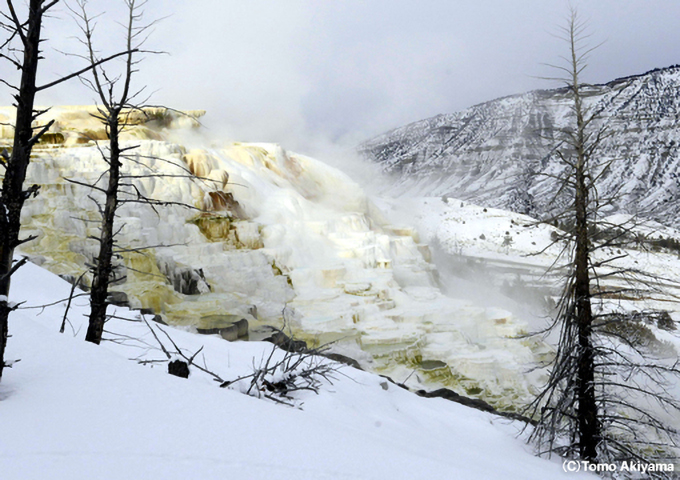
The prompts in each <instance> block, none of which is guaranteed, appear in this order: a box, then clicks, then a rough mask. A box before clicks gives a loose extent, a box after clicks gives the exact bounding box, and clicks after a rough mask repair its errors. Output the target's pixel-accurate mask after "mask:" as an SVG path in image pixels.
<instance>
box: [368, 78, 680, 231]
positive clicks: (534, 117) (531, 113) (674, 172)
mask: <svg viewBox="0 0 680 480" xmlns="http://www.w3.org/2000/svg"><path fill="white" fill-rule="evenodd" d="M583 89H584V97H585V102H586V105H587V106H588V108H590V109H595V110H596V111H599V118H598V119H597V120H596V121H595V122H594V128H600V127H606V128H607V129H609V130H610V131H611V133H612V136H611V137H610V138H607V139H605V141H603V142H602V149H601V152H600V156H599V158H600V159H602V160H603V161H610V160H612V161H613V163H612V169H611V172H610V173H609V174H608V175H605V176H604V177H603V178H602V182H601V185H600V187H599V188H600V189H601V190H600V194H602V195H604V196H609V195H612V194H614V193H615V192H617V191H618V190H619V189H621V193H622V196H621V198H619V199H618V200H617V201H616V202H614V206H613V208H611V209H610V212H608V213H614V212H625V213H632V214H641V215H643V216H647V217H650V218H653V219H655V220H657V221H661V222H662V223H668V221H669V220H670V221H674V220H676V219H677V218H679V217H680V206H678V205H675V203H676V202H673V201H672V200H673V199H674V198H675V194H676V192H677V191H678V189H679V187H680V181H679V180H678V178H680V150H679V148H678V147H679V140H680V95H679V94H678V92H679V90H680V66H679V65H673V66H669V67H665V68H658V69H653V70H650V71H649V72H646V73H643V74H638V75H631V76H627V77H620V78H617V79H615V80H612V81H610V82H607V83H603V84H595V85H590V84H583ZM567 91H568V90H567V87H561V88H556V89H542V90H533V91H530V92H526V93H523V94H515V95H509V96H505V97H501V98H497V99H495V100H490V101H488V102H484V103H480V104H477V105H474V106H472V107H470V108H468V109H466V110H463V111H461V112H456V113H450V114H439V115H436V116H434V117H430V118H427V119H423V120H419V121H417V122H413V123H410V124H408V125H404V126H402V127H398V128H396V129H393V130H390V131H388V132H386V133H384V134H382V135H379V136H377V137H375V138H373V139H371V140H368V141H367V142H365V143H363V144H362V145H360V146H359V151H360V152H361V153H362V154H363V155H364V156H365V157H366V158H368V159H369V160H371V161H374V162H377V163H379V164H380V165H381V166H382V168H383V170H384V171H385V172H387V173H389V174H392V175H393V176H394V177H396V178H394V182H393V184H392V186H391V187H390V189H389V190H391V193H394V194H395V195H399V194H401V193H402V192H403V193H414V194H423V193H425V192H427V193H428V194H430V195H444V196H451V197H456V198H461V199H464V200H472V201H475V202H477V203H480V204H483V205H486V206H491V207H498V208H506V209H509V210H513V211H516V212H519V213H526V214H530V215H539V216H540V215H545V214H548V213H550V211H551V210H552V209H554V208H558V207H560V205H561V203H560V202H557V203H555V202H553V201H552V200H551V198H552V193H554V191H555V190H556V186H555V183H554V181H552V182H551V181H550V180H549V179H547V178H545V175H546V174H550V175H554V174H558V173H559V172H561V171H562V170H563V168H564V167H563V165H561V162H560V161H559V159H558V158H557V156H556V148H557V145H558V138H557V136H556V135H555V132H556V131H558V130H559V129H561V128H564V127H566V126H568V125H569V120H570V102H569V98H568V95H567ZM563 202H564V200H563Z"/></svg>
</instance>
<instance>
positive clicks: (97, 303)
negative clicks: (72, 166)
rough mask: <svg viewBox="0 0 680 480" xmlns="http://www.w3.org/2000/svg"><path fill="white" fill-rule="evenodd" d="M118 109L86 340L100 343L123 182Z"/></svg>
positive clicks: (112, 120)
mask: <svg viewBox="0 0 680 480" xmlns="http://www.w3.org/2000/svg"><path fill="white" fill-rule="evenodd" d="M118 110H119V109H114V111H113V112H110V113H109V116H108V118H107V122H108V124H107V129H108V131H109V148H110V152H111V154H110V157H109V184H108V187H107V189H106V204H105V206H104V216H103V218H102V227H101V228H102V231H101V236H100V238H99V255H98V256H97V260H96V265H95V271H94V277H93V279H92V290H91V292H90V305H91V310H90V321H89V326H88V327H87V335H86V336H85V340H87V341H88V342H92V343H96V344H99V343H100V342H101V339H102V333H103V332H104V323H105V322H106V307H107V305H108V303H107V301H106V299H107V297H108V295H109V281H110V279H111V274H112V266H111V258H112V256H113V236H114V232H113V221H114V219H115V216H116V208H117V207H118V187H119V183H120V167H121V163H120V146H119V143H118V132H119V124H118V113H119V112H118Z"/></svg>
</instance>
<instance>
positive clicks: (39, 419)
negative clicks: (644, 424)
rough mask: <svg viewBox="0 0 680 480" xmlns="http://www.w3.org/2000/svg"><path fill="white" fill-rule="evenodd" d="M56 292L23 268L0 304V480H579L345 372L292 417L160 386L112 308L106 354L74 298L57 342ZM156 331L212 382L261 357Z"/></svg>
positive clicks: (196, 375)
mask: <svg viewBox="0 0 680 480" xmlns="http://www.w3.org/2000/svg"><path fill="white" fill-rule="evenodd" d="M69 290H70V285H69V284H67V283H66V282H65V281H63V280H62V279H60V278H58V277H56V276H55V275H53V274H51V273H49V272H47V271H45V270H43V269H41V268H39V267H37V266H35V265H32V264H27V265H26V266H25V267H23V268H21V269H20V270H19V271H18V273H17V274H16V275H15V277H13V286H12V295H11V300H12V301H26V303H25V304H24V305H23V306H22V308H21V309H20V310H19V311H17V312H16V313H14V314H12V316H11V318H10V320H11V323H10V329H11V334H12V337H11V338H10V339H9V343H8V351H7V354H8V358H9V359H18V358H20V359H21V361H20V362H18V363H16V364H15V365H14V366H13V368H11V369H6V370H5V374H4V376H3V379H2V383H0V426H1V429H0V478H2V479H3V480H28V479H41V480H42V479H45V480H47V479H55V480H56V479H64V480H66V479H68V480H73V479H93V478H96V479H117V480H119V479H132V478H135V479H164V480H171V479H182V480H186V479H189V478H200V479H206V480H207V479H213V478H214V479H218V478H219V479H224V478H239V479H271V478H280V479H295V480H300V479H314V480H319V479H375V480H378V479H391V480H392V479H400V478H403V479H414V478H423V479H452V478H456V479H471V480H479V479H482V478H484V479H492V478H493V479H523V480H524V479H537V480H538V479H541V480H542V479H548V478H550V479H552V478H570V479H576V478H586V477H585V476H579V475H575V474H566V473H563V471H562V466H561V462H560V461H559V460H558V459H553V460H544V459H539V458H537V457H534V456H533V455H532V454H531V452H530V449H529V447H527V446H526V445H525V444H524V443H523V442H522V440H521V439H518V438H516V434H517V432H518V430H519V428H520V427H521V425H520V424H518V423H517V422H509V421H508V420H504V419H500V418H498V417H495V416H493V415H490V414H486V413H482V412H479V411H476V410H472V409H468V408H466V407H463V406H461V405H458V404H455V403H452V402H448V401H445V400H441V399H424V398H421V397H418V396H416V395H414V394H412V393H409V392H407V391H405V390H402V389H400V388H397V387H395V386H394V385H393V384H389V383H386V382H385V380H384V379H382V378H380V377H378V376H376V375H373V374H370V373H365V372H361V371H359V370H355V369H353V368H350V367H345V368H342V369H341V370H340V372H338V374H337V375H336V378H335V379H334V380H333V382H332V384H330V383H324V384H323V387H322V388H321V391H320V392H319V394H318V395H316V394H314V393H312V392H306V393H303V394H298V396H297V397H296V405H297V407H296V408H293V407H288V406H284V405H280V404H276V403H273V402H270V401H269V400H265V399H258V398H254V397H251V396H247V395H245V394H243V393H241V392H240V391H239V389H238V387H236V388H233V389H230V388H227V389H222V388H219V387H218V386H217V384H216V383H215V382H214V381H212V380H211V379H210V378H209V377H208V376H207V375H205V374H201V372H200V371H198V370H196V369H195V368H194V369H192V375H191V376H190V378H189V379H188V380H185V379H180V378H177V377H173V376H170V375H168V374H167V373H166V369H167V366H166V364H165V363H158V364H155V366H153V367H152V366H150V365H154V364H147V365H141V364H140V363H139V361H140V360H150V359H162V358H164V356H163V354H162V353H161V351H160V350H159V349H158V346H157V343H156V341H155V340H154V338H153V336H152V335H151V334H150V332H149V327H147V325H146V324H145V323H144V322H142V321H141V320H140V316H139V313H138V312H135V311H130V310H127V309H124V308H116V309H115V310H116V312H115V314H116V316H117V317H120V318H114V319H112V320H110V321H109V322H108V323H107V325H106V333H105V338H107V339H108V341H104V342H103V343H102V345H101V346H96V345H92V344H89V343H87V342H85V341H84V340H83V337H84V331H85V323H86V319H85V314H86V312H87V298H86V297H79V298H77V299H75V300H74V305H73V306H72V310H71V311H70V313H69V320H70V323H71V325H69V326H67V330H66V333H64V334H60V333H58V330H59V327H60V324H61V322H62V316H63V311H64V309H65V302H64V301H62V299H63V298H65V297H67V296H68V293H69ZM53 302H56V304H55V305H53V306H50V307H46V308H44V309H43V308H34V307H37V306H38V305H41V304H48V303H53ZM154 328H156V327H154ZM163 328H164V329H165V331H167V332H168V333H169V334H170V336H171V337H172V338H173V340H174V341H175V342H176V343H177V344H178V345H179V346H181V347H182V348H185V349H186V351H187V352H188V353H192V352H195V351H196V350H198V349H199V348H200V347H204V350H203V352H202V354H203V355H204V357H202V358H203V359H202V360H201V362H203V361H204V362H205V364H207V365H208V366H209V367H210V369H211V370H213V371H214V372H217V373H218V374H219V375H220V376H221V377H222V378H225V379H230V378H236V377H238V376H239V375H244V374H247V373H250V371H252V366H253V364H255V365H257V364H258V362H259V361H260V359H261V358H263V356H267V355H268V354H269V352H270V351H271V348H272V346H271V345H270V344H268V343H263V342H226V341H224V340H222V339H220V338H218V337H217V336H199V335H196V334H192V333H188V332H186V331H183V330H179V329H175V328H172V327H163ZM74 331H75V335H74V333H73V332H74ZM157 332H158V331H157ZM158 335H160V336H161V337H162V335H161V333H158ZM128 336H129V337H134V338H135V339H136V340H131V339H130V338H128ZM166 343H167V342H166ZM144 345H146V348H145V347H144ZM170 347H171V346H170V345H168V348H170ZM131 358H134V359H135V360H131Z"/></svg>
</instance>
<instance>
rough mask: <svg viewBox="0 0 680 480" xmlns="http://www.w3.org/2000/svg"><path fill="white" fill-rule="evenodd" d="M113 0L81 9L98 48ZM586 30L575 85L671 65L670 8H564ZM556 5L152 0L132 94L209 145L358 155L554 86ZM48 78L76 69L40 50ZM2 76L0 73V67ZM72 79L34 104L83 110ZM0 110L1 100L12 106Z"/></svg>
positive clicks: (625, 4)
mask: <svg viewBox="0 0 680 480" xmlns="http://www.w3.org/2000/svg"><path fill="white" fill-rule="evenodd" d="M116 1H117V0H108V1H101V0H96V1H93V2H92V11H94V12H96V11H102V10H106V11H107V16H104V17H102V18H101V19H100V26H99V28H100V30H99V32H98V35H99V39H102V40H101V41H103V43H104V44H105V46H106V47H107V48H113V46H114V43H115V41H116V40H117V39H118V38H119V35H118V34H119V32H120V28H119V27H114V26H111V25H110V20H111V19H112V18H113V17H114V16H115V14H116V10H115V9H114V8H113V7H112V4H115V3H116ZM571 3H572V4H573V5H575V6H576V7H577V8H578V9H579V12H580V14H581V15H582V17H584V18H586V19H587V20H588V21H589V23H590V28H591V31H592V32H593V41H594V42H595V43H598V42H599V41H605V43H604V44H603V45H602V46H601V47H600V48H599V49H598V50H597V51H596V52H595V53H594V54H593V57H592V61H591V67H590V69H589V70H588V71H587V73H586V74H585V78H584V80H585V81H589V82H605V81H608V80H612V79H614V78H617V77H621V76H626V75H631V74H637V73H642V72H645V71H647V70H650V69H653V68H656V67H665V66H669V65H672V64H675V63H680V28H679V27H678V21H679V20H680V1H678V0H588V1H572V2H571ZM568 5H569V3H568V2H566V1H562V0H464V1H463V0H408V1H407V0H363V1H358V0H333V1H331V0H307V1H305V0H192V1H189V0H184V1H182V0H163V1H161V0H149V1H148V4H147V6H146V13H147V17H149V18H159V17H166V16H168V15H169V16H168V18H165V19H164V20H163V21H162V22H161V23H160V24H159V25H158V27H157V28H156V30H155V32H154V34H153V35H152V36H151V38H150V40H149V43H148V46H149V47H151V48H156V49H162V50H166V51H168V52H169V53H170V55H167V56H156V57H150V58H148V59H147V60H146V61H145V62H144V63H143V64H142V65H141V66H140V68H141V71H140V74H139V76H138V81H139V83H138V84H140V85H141V84H148V85H149V88H150V89H151V90H154V91H155V92H156V93H155V94H154V96H153V99H152V101H153V102H155V103H162V104H166V105H168V106H173V107H175V108H182V109H205V110H207V111H208V115H207V116H206V118H205V119H204V123H205V124H206V125H207V127H209V128H210V131H211V132H212V134H214V135H216V136H224V137H225V139H227V137H228V138H229V139H237V140H245V141H273V142H279V143H282V144H284V146H288V147H289V148H292V149H297V150H302V151H304V150H305V149H310V148H311V149H313V145H314V144H315V142H318V141H320V140H330V141H332V142H336V143H344V144H355V143H357V142H359V141H361V140H363V139H366V138H368V137H370V136H373V135H376V134H379V133H381V132H383V131H385V130H387V129H390V128H393V127H396V126H400V125H403V124H405V123H409V122H412V121H416V120H419V119H422V118H426V117H429V116H432V115H436V114H438V113H449V112H454V111H458V110H462V109H465V108H467V107H469V106H471V105H474V104H476V103H480V102H483V101H486V100H491V99H493V98H497V97H500V96H504V95H509V94H513V93H520V92H523V91H527V90H531V89H535V88H550V87H554V86H556V84H551V83H549V82H546V81H544V80H540V79H537V78H535V77H536V76H541V75H547V74H550V72H549V71H548V70H546V68H545V67H542V66H541V63H542V62H548V63H550V62H553V63H554V62H557V61H558V56H559V55H560V54H563V53H564V52H565V48H566V46H565V45H564V44H563V42H560V41H559V40H557V39H555V38H554V37H553V36H552V35H551V33H554V32H555V31H556V28H557V27H558V26H559V25H564V23H565V18H566V16H567V13H568ZM61 12H62V13H58V12H57V14H56V18H53V19H51V20H50V21H49V22H48V23H47V25H46V30H45V33H46V36H47V37H48V38H50V39H51V44H50V45H52V46H54V47H55V48H59V49H66V50H71V51H73V50H74V49H76V48H77V46H76V45H75V44H74V43H73V42H71V43H69V40H68V37H69V36H70V35H71V34H72V29H71V27H70V26H69V25H70V24H72V20H71V19H70V18H69V17H68V15H67V14H66V13H65V12H64V11H63V9H62V10H61ZM47 57H48V60H49V62H47V61H46V62H45V65H44V66H43V67H42V70H41V74H42V78H44V79H48V78H51V77H52V76H54V75H55V74H56V73H59V72H62V73H65V71H66V70H67V69H68V68H70V65H71V64H73V61H72V60H69V59H65V58H64V57H62V56H61V55H60V54H57V53H54V52H51V51H50V50H49V49H48V50H47ZM2 68H4V69H6V68H7V66H6V65H4V66H3V67H2ZM92 100H93V95H92V94H91V93H90V92H88V91H86V90H84V88H83V87H82V86H81V85H79V84H78V83H77V82H74V83H72V84H71V85H69V86H67V87H64V88H60V89H59V90H55V91H52V92H50V93H48V94H44V95H43V96H42V97H40V99H39V102H40V103H70V104H83V103H91V101H92ZM3 103H9V99H8V100H6V101H5V102H3Z"/></svg>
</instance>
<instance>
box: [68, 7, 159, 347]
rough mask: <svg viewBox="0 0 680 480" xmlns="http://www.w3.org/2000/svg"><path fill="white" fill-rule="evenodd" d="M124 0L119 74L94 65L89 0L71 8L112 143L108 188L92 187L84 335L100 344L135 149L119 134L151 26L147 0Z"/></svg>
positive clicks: (130, 107)
mask: <svg viewBox="0 0 680 480" xmlns="http://www.w3.org/2000/svg"><path fill="white" fill-rule="evenodd" d="M124 1H125V5H126V7H127V19H126V22H125V28H126V38H125V41H126V45H125V47H126V48H125V49H126V51H127V52H128V53H127V54H126V56H125V65H124V69H123V72H122V73H121V74H120V75H119V76H115V77H112V76H111V75H110V74H109V73H107V71H106V70H105V69H104V68H103V67H101V66H95V65H98V63H99V57H98V54H97V51H96V50H95V47H94V44H93V34H94V30H95V26H96V24H95V23H94V21H93V20H94V19H93V18H91V17H90V16H88V13H87V9H86V6H87V0H79V1H78V2H77V10H76V9H71V11H72V13H73V14H74V15H75V16H76V18H77V19H78V21H79V25H80V28H81V31H82V34H83V39H82V40H81V41H82V43H83V44H84V45H85V47H86V51H87V53H86V55H85V56H84V57H85V58H86V59H87V61H89V62H90V64H91V65H93V66H94V67H93V68H92V80H86V83H87V84H88V85H89V86H90V87H91V88H92V89H93V90H94V92H95V93H96V95H97V96H98V98H99V101H100V102H101V106H100V107H99V108H98V110H97V113H96V114H94V116H95V118H97V119H98V120H100V121H101V122H102V123H103V124H104V125H105V127H106V134H107V137H108V147H107V149H106V150H108V152H106V151H105V150H104V149H100V152H101V153H102V157H103V159H104V160H105V162H106V163H107V165H108V169H107V177H108V178H107V182H106V186H105V187H104V188H102V187H99V186H96V185H95V186H92V188H93V189H95V190H99V191H100V193H103V194H104V195H105V201H104V205H103V208H101V205H99V206H100V212H101V215H102V221H101V233H100V236H99V238H98V241H99V253H98V255H97V257H96V258H95V264H94V266H93V278H92V289H91V292H90V305H91V311H90V319H89V326H88V329H87V334H86V336H85V340H87V341H88V342H92V343H96V344H99V343H100V342H101V339H102V333H103V331H104V323H105V320H106V308H107V306H108V302H107V297H108V295H109V291H108V288H109V283H110V281H111V278H112V276H113V275H114V271H113V270H114V269H113V265H112V258H113V255H114V253H113V250H114V235H115V232H114V219H115V217H116V210H117V208H118V206H119V199H118V191H119V189H120V183H121V167H122V157H123V156H124V155H125V152H126V151H128V150H132V149H134V148H135V147H134V146H130V147H122V146H121V145H120V135H121V133H122V131H123V129H124V128H125V127H126V126H127V120H126V114H127V115H129V114H130V112H131V111H133V110H135V109H137V106H136V105H133V102H134V101H135V98H136V96H137V95H138V94H139V92H134V91H132V87H131V84H132V76H133V74H134V73H135V71H136V70H135V66H136V64H137V63H138V61H137V60H136V59H135V54H136V53H139V48H140V47H141V44H142V43H144V36H145V35H146V33H145V32H146V31H147V30H148V28H149V25H146V26H141V27H140V26H139V22H140V19H141V17H142V11H141V8H142V7H143V6H144V4H145V3H146V2H145V1H142V2H138V1H136V0H124Z"/></svg>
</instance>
